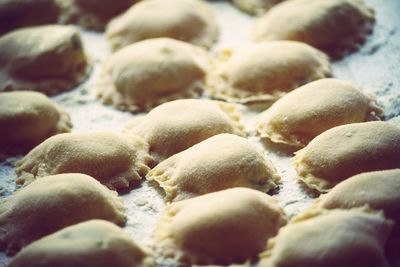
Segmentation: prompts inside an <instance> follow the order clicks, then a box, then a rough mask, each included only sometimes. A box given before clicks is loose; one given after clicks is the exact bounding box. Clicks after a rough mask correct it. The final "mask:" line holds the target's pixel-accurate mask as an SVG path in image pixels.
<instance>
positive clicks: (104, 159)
mask: <svg viewBox="0 0 400 267" xmlns="http://www.w3.org/2000/svg"><path fill="white" fill-rule="evenodd" d="M148 152H149V146H148V144H147V143H146V142H145V141H144V140H143V139H142V138H140V137H138V136H134V135H130V136H128V135H125V134H119V133H113V132H87V133H66V134H59V135H56V136H53V137H50V138H49V139H47V140H46V141H44V142H43V143H41V144H39V145H38V146H37V147H35V148H34V149H32V150H31V151H30V152H29V154H28V155H26V156H25V157H24V158H23V159H21V160H20V161H18V162H17V163H16V173H17V175H18V176H19V178H18V180H17V182H18V183H20V184H26V183H29V182H31V181H32V180H35V179H37V178H41V177H44V176H47V175H54V174H60V173H71V172H79V173H84V174H87V175H90V176H92V177H94V178H95V179H97V180H98V181H100V182H101V183H102V184H104V185H106V186H107V187H109V188H110V189H126V188H129V187H130V186H132V184H133V183H134V182H135V181H138V180H140V179H142V177H143V176H144V175H146V173H147V172H148V171H149V170H150V168H149V167H148V165H149V164H151V162H152V159H151V157H150V155H149V154H148Z"/></svg>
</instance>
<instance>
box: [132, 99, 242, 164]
mask: <svg viewBox="0 0 400 267" xmlns="http://www.w3.org/2000/svg"><path fill="white" fill-rule="evenodd" d="M235 111H236V106H235V105H232V104H228V103H224V102H219V101H211V100H205V99H183V100H175V101H171V102H168V103H165V104H162V105H160V106H158V107H156V108H154V109H153V110H151V111H150V112H149V113H148V114H147V115H146V116H145V117H143V118H140V119H136V120H133V121H132V123H130V124H129V125H128V127H127V131H128V132H129V133H133V134H136V135H139V136H141V137H143V139H144V140H145V141H147V142H148V143H149V145H150V151H151V152H152V154H153V155H154V157H155V158H156V161H157V162H159V161H162V160H164V159H166V158H168V157H170V156H172V155H174V154H176V153H178V152H181V151H183V150H185V149H187V148H189V147H191V146H193V145H195V144H197V143H199V142H201V141H203V140H205V139H207V138H209V137H211V136H214V135H216V134H220V133H232V134H236V135H240V136H243V135H245V133H244V126H243V125H242V124H240V122H239V120H240V116H239V115H238V114H237V113H236V112H235Z"/></svg>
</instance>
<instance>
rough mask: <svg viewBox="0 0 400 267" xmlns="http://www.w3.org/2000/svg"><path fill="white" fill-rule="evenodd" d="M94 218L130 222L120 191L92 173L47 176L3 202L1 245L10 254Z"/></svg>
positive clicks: (0, 209) (0, 223) (0, 207)
mask: <svg viewBox="0 0 400 267" xmlns="http://www.w3.org/2000/svg"><path fill="white" fill-rule="evenodd" d="M90 219H103V220H108V221H110V222H113V223H116V224H118V225H123V224H125V222H126V214H125V207H124V205H123V202H122V200H121V199H120V198H118V197H117V193H116V192H113V191H111V190H109V189H107V188H106V187H104V186H103V185H101V184H100V183H99V182H98V181H96V180H95V179H93V178H92V177H90V176H87V175H84V174H79V173H69V174H60V175H54V176H47V177H43V178H42V179H38V180H36V181H34V182H33V183H31V184H29V185H28V186H26V187H24V188H22V189H20V190H18V191H16V192H15V193H14V194H13V195H11V196H10V197H8V198H6V199H5V200H4V201H2V202H1V203H0V229H1V232H0V244H1V245H2V246H1V250H3V251H4V250H5V251H6V252H7V253H8V254H13V253H15V252H17V251H19V250H20V249H21V248H22V247H25V246H26V245H28V244H30V243H31V242H33V241H35V240H37V239H40V238H42V237H44V236H46V235H49V234H52V233H54V232H56V231H58V230H60V229H62V228H64V227H66V226H70V225H73V224H76V223H79V222H82V221H86V220H90Z"/></svg>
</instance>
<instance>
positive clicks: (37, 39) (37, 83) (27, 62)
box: [0, 25, 89, 94]
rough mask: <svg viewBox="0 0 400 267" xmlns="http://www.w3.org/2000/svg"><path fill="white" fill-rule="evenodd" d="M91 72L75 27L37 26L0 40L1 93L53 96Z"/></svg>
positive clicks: (15, 32)
mask: <svg viewBox="0 0 400 267" xmlns="http://www.w3.org/2000/svg"><path fill="white" fill-rule="evenodd" d="M88 70H89V67H88V61H87V58H86V56H85V52H84V50H83V47H82V43H81V39H80V35H79V31H78V30H77V29H76V28H74V27H71V26H59V25H47V26H36V27H29V28H23V29H19V30H15V31H12V32H10V33H8V34H6V35H3V36H1V37H0V73H1V74H0V91H4V90H7V91H10V90H36V91H40V92H43V93H46V94H54V93H57V92H60V91H65V90H68V89H72V88H73V87H74V86H76V85H77V84H79V83H80V82H82V81H83V80H84V79H85V78H86V76H87V73H88Z"/></svg>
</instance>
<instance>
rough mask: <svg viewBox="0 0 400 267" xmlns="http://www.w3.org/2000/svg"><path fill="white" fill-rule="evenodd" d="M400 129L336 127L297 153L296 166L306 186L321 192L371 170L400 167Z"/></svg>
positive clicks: (372, 125) (367, 124) (362, 125)
mask: <svg viewBox="0 0 400 267" xmlns="http://www.w3.org/2000/svg"><path fill="white" fill-rule="evenodd" d="M399 155H400V129H399V128H398V127H396V126H394V125H392V124H390V123H388V122H382V121H374V122H362V123H352V124H346V125H342V126H337V127H334V128H332V129H330V130H327V131H325V132H323V133H322V134H320V135H318V136H317V137H315V138H314V139H313V140H312V141H311V142H310V143H309V144H308V145H307V146H306V147H305V148H303V149H302V150H300V151H298V152H296V156H295V157H294V162H293V164H294V167H295V169H296V171H297V174H298V175H299V179H300V180H302V181H303V182H304V183H305V184H306V185H307V186H309V187H311V188H314V189H317V190H318V191H321V192H327V191H329V190H330V189H331V188H332V187H333V186H335V185H336V184H338V183H339V182H341V181H343V180H346V179H347V178H349V177H351V176H353V175H356V174H359V173H363V172H368V171H378V170H385V169H394V168H400V157H399Z"/></svg>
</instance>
